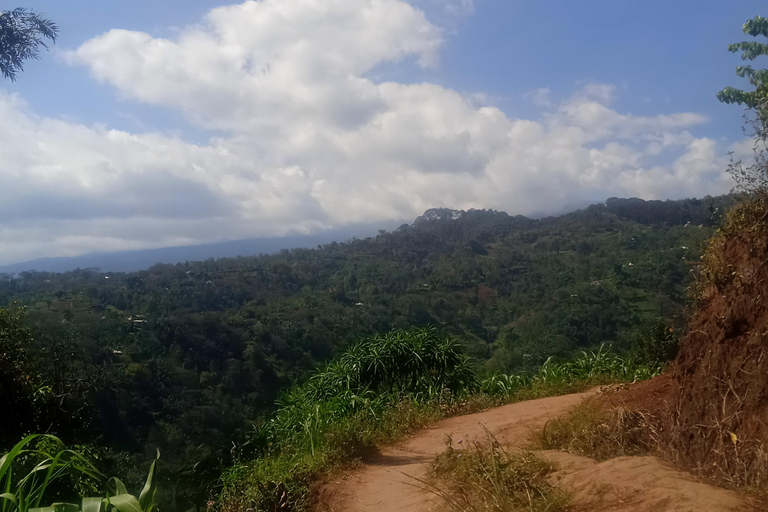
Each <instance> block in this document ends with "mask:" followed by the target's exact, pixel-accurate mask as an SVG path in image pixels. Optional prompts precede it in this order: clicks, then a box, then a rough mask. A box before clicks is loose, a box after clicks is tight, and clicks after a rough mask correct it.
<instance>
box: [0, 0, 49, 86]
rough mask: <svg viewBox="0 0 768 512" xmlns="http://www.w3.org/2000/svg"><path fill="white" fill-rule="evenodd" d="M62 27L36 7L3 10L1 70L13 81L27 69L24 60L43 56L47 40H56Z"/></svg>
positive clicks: (1, 16)
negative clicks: (33, 9)
mask: <svg viewBox="0 0 768 512" xmlns="http://www.w3.org/2000/svg"><path fill="white" fill-rule="evenodd" d="M58 34H59V27H58V26H57V25H56V24H55V23H54V22H53V21H51V20H49V19H46V18H43V17H42V16H40V15H39V14H37V13H35V12H34V11H28V10H27V9H25V8H22V7H20V8H18V9H14V10H12V11H2V12H0V73H2V74H3V76H4V77H5V78H8V79H10V80H11V81H15V80H16V74H17V73H19V72H20V71H23V70H24V61H25V60H29V59H39V58H40V48H46V49H47V48H48V46H47V45H46V43H45V40H46V39H48V40H50V41H51V42H56V37H57V36H58Z"/></svg>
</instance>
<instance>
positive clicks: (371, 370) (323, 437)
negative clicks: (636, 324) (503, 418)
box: [218, 329, 661, 512]
mask: <svg viewBox="0 0 768 512" xmlns="http://www.w3.org/2000/svg"><path fill="white" fill-rule="evenodd" d="M660 371H661V368H660V367H657V366H653V367H649V366H646V365H643V364H640V363H638V362H637V361H635V360H633V359H626V358H621V357H619V356H616V355H614V354H612V353H611V352H610V351H609V350H608V349H607V348H606V347H600V348H599V349H598V350H596V351H592V352H584V353H582V354H581V355H579V356H578V357H577V358H575V359H574V360H572V361H567V362H555V361H553V360H548V361H547V362H546V363H545V364H544V365H543V366H542V367H541V368H540V369H539V370H538V371H537V372H535V373H534V374H533V375H506V374H499V373H497V374H493V375H491V376H488V377H486V378H484V379H478V378H477V376H476V375H475V374H474V373H473V372H472V371H471V369H470V367H469V365H468V364H467V361H466V359H465V358H464V357H463V356H462V354H461V351H460V350H459V346H458V345H457V344H456V343H455V342H454V341H452V340H450V339H448V338H443V337H440V336H438V334H437V332H436V331H435V330H434V329H417V330H410V331H400V330H398V331H392V332H389V333H385V334H381V335H377V336H373V337H370V338H365V339H363V340H360V341H359V342H357V343H356V344H354V345H352V346H351V347H350V348H349V350H347V351H346V352H345V353H344V354H342V355H341V356H340V357H339V358H338V359H337V360H335V361H333V362H331V363H330V364H328V365H326V366H325V367H324V368H322V369H321V370H319V371H318V372H317V373H316V374H315V375H313V376H312V377H311V378H310V379H309V380H308V381H307V382H306V383H304V384H303V385H301V386H296V387H294V388H292V389H291V390H289V391H288V392H286V393H285V394H284V395H283V396H282V398H281V399H280V401H279V402H278V405H279V408H278V410H277V411H276V413H275V414H274V416H273V417H272V418H271V419H270V420H269V421H267V422H266V423H264V424H263V425H262V426H260V427H258V428H256V429H255V430H254V432H253V433H252V435H251V436H250V439H249V441H248V443H247V448H248V450H249V452H247V453H249V454H250V457H251V460H243V461H241V463H239V464H237V465H235V467H233V468H232V469H230V470H229V471H228V472H226V473H225V474H224V475H223V477H222V492H221V495H220V498H219V501H218V507H219V509H220V510H222V511H224V512H230V511H231V512H234V511H241V510H244V509H248V508H253V509H255V510H259V511H261V510H266V511H272V510H298V511H301V510H307V509H309V508H311V505H312V503H311V501H312V500H311V493H310V487H311V484H312V482H313V481H314V480H316V479H318V478H319V477H320V476H321V475H323V474H324V473H326V472H328V471H329V470H331V469H332V468H334V467H337V466H339V465H342V464H347V463H349V462H350V461H353V460H355V459H357V458H360V457H361V456H362V455H364V454H365V453H367V452H368V451H370V450H372V449H375V448H376V447H380V446H383V445H385V444H388V443H391V442H393V441H396V440H398V439H399V438H401V437H402V436H403V435H405V434H407V433H409V432H412V431H414V430H416V429H418V428H420V427H423V426H425V425H427V424H429V423H431V422H434V421H436V420H437V419H439V418H441V417H445V416H449V415H455V414H461V413H466V412H471V411H474V410H477V409H479V408H485V407H490V406H493V405H500V404H502V403H509V402H512V401H516V400H522V399H526V398H532V397H537V396H548V395H555V394H562V393H567V392H572V391H577V390H579V389H583V388H585V387H587V386H589V385H592V384H600V383H606V382H617V381H630V382H631V381H636V380H642V379H645V378H649V377H652V376H654V375H656V374H658V373H659V372H660Z"/></svg>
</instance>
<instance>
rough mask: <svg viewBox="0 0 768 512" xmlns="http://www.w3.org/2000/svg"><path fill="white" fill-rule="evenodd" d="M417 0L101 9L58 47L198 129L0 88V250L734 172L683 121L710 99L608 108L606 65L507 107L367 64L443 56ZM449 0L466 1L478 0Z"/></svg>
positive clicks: (373, 214)
mask: <svg viewBox="0 0 768 512" xmlns="http://www.w3.org/2000/svg"><path fill="white" fill-rule="evenodd" d="M431 1H436V0H431ZM420 3H423V2H416V3H414V4H413V5H412V4H409V3H406V2H404V1H401V0H354V1H350V0H323V1H322V2H321V1H318V0H262V1H248V2H245V3H242V4H239V5H232V6H226V7H220V8H217V9H214V10H212V11H210V12H209V13H208V14H207V15H206V16H205V18H204V19H202V20H200V22H199V23H198V24H195V25H192V26H188V27H185V28H183V29H180V30H179V31H178V33H177V34H176V35H175V37H173V38H170V39H166V38H159V37H154V36H153V35H150V34H146V33H141V32H134V31H128V30H123V29H120V28H115V29H113V30H110V31H108V32H106V33H104V34H101V35H99V36H97V37H94V38H93V39H91V40H89V41H86V42H84V43H83V44H82V45H81V46H80V47H78V48H75V49H72V50H70V51H69V52H68V53H67V54H66V59H67V62H68V63H69V64H70V65H72V66H80V67H82V68H83V69H84V70H86V71H87V72H88V73H90V75H91V76H92V77H93V78H94V79H95V80H98V81H99V82H102V83H104V84H108V85H109V86H110V87H112V88H114V90H115V91H116V93H117V94H119V95H120V96H122V97H124V98H126V99H127V100H129V101H132V102H140V103H143V104H148V105H153V106H156V107H157V108H161V109H172V110H175V111H178V112H179V113H181V114H182V115H183V117H184V118H185V119H186V120H187V121H188V122H189V123H191V124H192V125H194V126H195V127H196V128H197V129H201V130H204V131H210V134H211V137H210V139H209V140H208V141H207V143H205V144H204V145H196V144H192V143H190V142H188V141H186V140H184V139H183V138H182V137H181V136H174V135H170V134H168V133H162V132H152V131H143V132H140V133H128V132H125V131H117V130H114V129H110V128H109V127H108V126H99V125H92V126H86V125H82V124H77V123H73V122H70V121H66V120H62V119H54V118H47V117H41V116H39V115H37V114H35V112H33V111H32V110H31V109H30V107H29V106H27V105H26V104H25V102H24V100H23V99H22V98H21V97H19V96H17V95H11V94H8V93H2V92H0V116H2V118H3V119H4V120H5V122H4V123H2V125H0V155H2V159H3V166H2V167H1V168H0V177H2V180H3V182H4V183H5V184H6V186H4V187H2V188H1V189H0V219H2V222H1V223H0V244H2V245H3V247H4V249H5V250H4V254H3V255H2V260H3V261H0V263H8V262H12V261H18V260H22V259H28V258H32V257H39V256H46V255H50V256H55V255H71V254H77V253H85V252H91V251H105V250H121V249H141V248H147V247H160V246H168V245H183V244H194V243H201V242H207V241H213V240H223V239H237V238H246V237H253V236H275V235H280V234H284V233H289V232H292V233H307V232H313V231H316V230H319V229H326V228H331V227H338V226H343V225H346V224H350V223H355V222H376V221H392V220H400V219H402V220H411V219H413V218H415V217H416V216H418V215H419V214H420V213H422V212H423V211H425V210H426V209H428V208H431V207H436V206H447V207H451V208H457V209H468V208H494V209H500V210H505V211H508V212H510V213H513V214H517V213H520V214H545V213H549V212H556V211H561V210H562V209H563V208H564V207H568V206H569V205H579V204H583V203H584V202H587V201H594V200H600V199H604V198H606V197H609V196H638V197H642V198H644V199H664V198H679V197H686V196H688V197H690V196H702V195H706V194H719V193H723V192H726V191H727V190H728V189H729V188H730V181H729V178H728V176H727V175H726V174H725V173H724V169H725V167H726V163H727V162H726V161H725V157H724V155H725V153H726V152H727V151H728V149H729V148H726V147H721V146H720V145H719V144H718V143H717V142H716V141H715V140H713V139H709V138H701V137H695V136H694V135H692V134H691V132H690V130H692V129H693V128H694V127H697V126H699V125H702V124H704V123H706V122H707V119H706V117H705V116H702V115H700V114H697V113H694V112H661V113H659V114H658V115H654V116H635V115H631V114H629V113H624V112H620V111H618V110H616V109H615V107H614V104H615V102H614V100H615V96H616V94H617V89H616V88H615V87H614V86H612V85H608V84H587V85H582V86H580V87H579V88H577V89H576V90H575V91H574V93H573V95H572V96H571V97H570V98H566V99H565V100H561V101H557V100H554V99H552V97H551V94H549V91H548V90H546V89H538V90H536V91H532V92H531V93H530V95H529V98H528V100H529V101H531V102H532V103H534V104H536V105H538V106H539V107H540V108H541V112H542V113H541V116H540V117H539V118H537V119H519V118H515V117H514V113H509V112H508V113H505V112H502V111H501V110H500V109H498V108H496V107H494V106H492V105H489V104H483V102H482V95H477V94H474V95H467V94H464V93H462V92H460V91H456V90H452V89H450V88H447V87H444V86H441V85H438V84H434V83H397V82H387V81H377V80H374V79H373V78H372V76H373V75H374V74H376V73H375V72H376V70H377V68H378V67H379V66H382V65H384V64H387V65H398V66H414V65H415V66H421V67H435V66H439V65H440V53H441V48H442V46H443V45H444V43H445V41H446V39H447V37H449V36H448V35H447V33H446V31H445V30H444V28H441V27H439V26H437V25H436V24H435V23H433V22H432V21H430V20H429V19H428V18H427V16H426V15H425V14H424V12H423V11H422V10H420V9H419V5H420ZM444 7H445V9H446V12H447V13H449V14H453V15H457V16H458V15H469V14H470V13H471V11H472V2H467V1H454V2H444ZM478 98H480V100H478ZM478 101H480V103H479V104H478ZM736 149H738V150H740V151H743V150H744V149H746V148H744V147H742V146H738V147H736Z"/></svg>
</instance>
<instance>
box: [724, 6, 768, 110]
mask: <svg viewBox="0 0 768 512" xmlns="http://www.w3.org/2000/svg"><path fill="white" fill-rule="evenodd" d="M743 30H744V33H745V34H747V35H749V36H752V37H758V36H763V37H768V18H763V17H762V16H756V17H754V18H753V19H751V20H747V22H746V23H744V26H743ZM728 51H730V52H731V53H737V52H742V54H741V59H742V60H749V61H753V60H755V59H756V58H758V57H761V56H768V44H765V43H760V42H757V41H742V42H740V43H734V44H731V45H729V46H728ZM736 74H737V75H739V76H740V77H742V78H746V79H748V80H749V83H750V84H751V85H752V86H753V87H754V88H755V90H754V91H744V90H741V89H736V88H735V87H726V88H725V89H723V90H722V91H720V92H719V93H717V99H719V100H720V101H722V102H723V103H738V104H739V105H742V104H743V105H746V106H747V107H749V108H758V107H759V106H760V105H762V104H764V103H765V101H766V100H767V99H768V69H755V68H753V67H752V66H749V65H748V66H738V67H737V68H736Z"/></svg>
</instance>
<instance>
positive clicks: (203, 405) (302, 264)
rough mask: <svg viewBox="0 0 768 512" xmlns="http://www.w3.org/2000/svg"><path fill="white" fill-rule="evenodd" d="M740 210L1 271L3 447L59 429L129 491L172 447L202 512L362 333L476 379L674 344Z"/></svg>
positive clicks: (166, 474) (438, 231)
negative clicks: (699, 273)
mask: <svg viewBox="0 0 768 512" xmlns="http://www.w3.org/2000/svg"><path fill="white" fill-rule="evenodd" d="M732 202H733V198H732V197H730V196H725V197H717V198H706V199H701V200H697V199H690V200H681V201H664V202H661V201H643V200H639V199H616V198H612V199H609V200H608V201H606V202H605V203H604V204H597V205H593V206H590V207H588V208H586V209H583V210H580V211H576V212H573V213H569V214H566V215H562V216H559V217H552V218H545V219H530V218H526V217H522V216H510V215H507V214H506V213H503V212H496V211H488V210H470V211H466V212H464V211H454V210H447V209H433V210H429V211H427V212H426V213H425V214H424V215H423V216H422V217H419V218H418V219H416V221H415V222H413V223H412V224H410V225H409V224H404V225H402V226H401V227H400V228H398V229H397V230H395V231H393V232H385V231H380V232H379V233H378V235H376V236H374V237H371V238H366V239H362V240H358V239H353V240H351V241H348V242H345V243H335V242H334V243H331V244H328V245H324V246H320V247H317V248H315V249H294V250H290V251H283V252H282V253H280V254H276V255H269V256H248V257H239V258H227V259H221V260H215V261H214V260H207V261H203V262H188V263H183V264H177V265H155V266H153V267H152V268H149V269H148V270H144V271H141V272H135V273H128V274H123V273H102V272H100V271H99V270H98V269H81V270H76V271H72V272H67V273H62V274H54V273H44V272H32V271H30V272H23V273H21V274H19V275H0V304H2V307H6V308H8V309H7V310H6V311H5V313H3V315H2V316H0V330H2V331H3V332H4V333H8V332H11V331H13V333H14V335H13V336H0V340H3V341H2V343H4V344H5V346H2V347H0V364H2V365H3V369H4V371H3V375H2V377H1V378H0V387H2V388H3V389H4V390H5V391H4V394H5V396H6V397H9V398H8V399H9V400H11V405H12V407H13V408H12V410H14V411H17V418H18V421H13V422H3V424H2V426H0V442H2V444H3V446H4V447H7V446H10V445H12V444H13V443H14V442H15V441H17V440H18V439H19V438H20V437H21V436H22V435H23V434H25V433H28V432H50V433H55V434H57V435H60V436H61V437H62V438H63V439H65V441H66V442H68V443H80V444H81V445H87V446H84V447H83V449H86V450H89V453H92V454H93V457H94V458H96V459H98V460H101V461H102V462H103V464H105V465H108V466H109V467H110V468H109V469H110V471H111V472H112V473H115V474H120V475H121V476H122V477H123V478H125V479H126V480H127V481H128V482H132V481H138V480H139V478H140V477H141V475H139V474H132V471H133V469H132V468H139V470H141V469H143V468H145V467H146V464H145V462H146V461H149V460H152V459H154V457H155V453H156V449H158V448H159V449H160V452H161V453H162V458H161V463H162V466H161V476H162V479H163V484H162V485H161V490H162V491H161V492H162V493H163V496H162V497H161V499H162V502H163V503H164V504H165V505H166V508H165V509H166V510H170V509H175V510H186V509H189V508H191V507H200V506H204V503H205V501H206V500H207V498H208V496H209V493H210V489H211V486H213V485H215V483H216V481H217V478H218V476H219V475H220V473H221V470H222V469H223V468H224V467H226V466H227V465H228V464H230V463H231V460H232V457H233V456H236V455H237V446H238V442H239V440H240V439H241V438H242V435H243V434H244V433H246V432H247V431H248V430H249V429H251V428H252V425H253V424H255V423H256V424H258V423H259V421H260V420H259V418H263V417H264V415H265V414H267V413H268V412H269V411H271V410H273V408H274V401H275V399H276V398H277V397H278V394H279V393H280V392H281V390H284V389H286V388H287V387H288V386H290V385H291V384H293V383H295V382H297V381H298V382H300V381H302V380H304V379H305V378H306V376H307V375H308V373H309V372H310V371H311V370H312V369H313V368H315V367H317V365H318V363H320V362H323V361H327V360H329V359H330V358H332V357H333V356H334V355H336V354H337V353H338V352H339V351H340V350H342V349H344V348H346V347H347V346H349V344H350V343H351V342H353V341H354V340H356V339H359V338H360V337H362V336H368V335H372V334H375V333H378V332H384V331H388V330H391V329H406V328H411V327H424V326H432V327H435V328H436V329H437V330H438V331H439V332H440V333H442V334H444V335H447V336H451V337H452V338H454V339H456V340H458V341H459V342H460V343H461V344H462V346H463V350H464V351H465V353H466V354H468V355H469V356H470V357H471V361H472V364H473V365H474V367H475V370H477V371H480V372H492V371H496V370H499V371H506V372H508V371H515V372H518V373H525V372H526V371H532V370H533V369H534V368H536V367H537V366H539V365H541V364H542V363H543V362H544V361H545V360H547V358H549V357H550V356H554V357H555V359H557V358H567V357H571V356H573V355H574V353H576V352H578V351H580V350H583V349H586V348H594V347H596V346H599V345H601V344H603V343H605V344H611V345H612V346H613V347H614V349H615V350H616V351H618V352H630V351H631V350H633V347H634V346H635V343H634V342H635V340H637V339H639V338H642V337H643V336H644V335H646V333H648V332H650V331H652V330H653V329H656V328H657V327H658V326H659V325H664V326H665V327H666V329H667V330H669V329H672V330H673V331H679V330H680V329H681V328H682V326H683V324H684V322H683V315H684V308H685V303H686V289H687V286H688V283H689V282H690V277H691V274H692V272H694V264H695V263H696V262H697V261H698V259H699V257H700V255H701V253H702V248H703V246H704V244H705V242H706V240H708V239H709V238H710V237H711V235H712V233H713V232H714V226H716V224H717V223H718V221H719V218H720V216H721V213H722V211H723V210H724V208H725V207H726V206H727V205H729V204H731V203H732ZM7 340H13V343H11V342H10V341H7ZM11 363H12V364H11ZM62 411H64V412H65V414H62Z"/></svg>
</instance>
